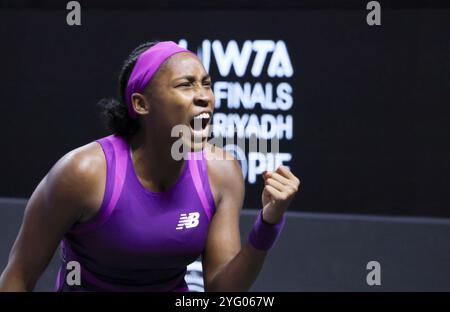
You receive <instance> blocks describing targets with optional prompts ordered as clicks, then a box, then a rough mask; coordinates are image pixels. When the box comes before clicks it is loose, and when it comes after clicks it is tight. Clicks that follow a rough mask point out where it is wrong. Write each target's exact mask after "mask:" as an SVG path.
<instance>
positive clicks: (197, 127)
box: [190, 113, 211, 131]
mask: <svg viewBox="0 0 450 312" xmlns="http://www.w3.org/2000/svg"><path fill="white" fill-rule="evenodd" d="M210 120H211V114H210V113H201V114H198V115H196V116H194V118H192V120H191V122H190V126H191V128H192V130H194V131H202V130H205V129H206V127H207V126H208V124H209V121H210Z"/></svg>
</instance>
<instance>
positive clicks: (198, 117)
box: [194, 113, 209, 119]
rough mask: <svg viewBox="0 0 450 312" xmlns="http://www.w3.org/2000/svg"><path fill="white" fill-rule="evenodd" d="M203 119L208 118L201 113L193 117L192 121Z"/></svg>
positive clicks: (207, 115)
mask: <svg viewBox="0 0 450 312" xmlns="http://www.w3.org/2000/svg"><path fill="white" fill-rule="evenodd" d="M203 118H209V114H208V113H201V114H200V115H197V116H195V117H194V119H203Z"/></svg>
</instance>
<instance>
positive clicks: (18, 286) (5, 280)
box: [0, 268, 34, 292]
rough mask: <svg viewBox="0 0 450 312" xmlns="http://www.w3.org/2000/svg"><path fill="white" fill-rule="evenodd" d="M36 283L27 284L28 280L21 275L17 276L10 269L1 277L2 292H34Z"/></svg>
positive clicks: (0, 290) (0, 286)
mask: <svg viewBox="0 0 450 312" xmlns="http://www.w3.org/2000/svg"><path fill="white" fill-rule="evenodd" d="M32 284H34V283H27V282H26V279H25V278H24V277H23V276H22V275H21V274H16V273H14V272H13V271H12V270H9V269H8V268H6V269H5V271H4V272H3V273H2V275H1V276H0V292H4V291H10V292H20V291H32V290H33V286H31V285H32Z"/></svg>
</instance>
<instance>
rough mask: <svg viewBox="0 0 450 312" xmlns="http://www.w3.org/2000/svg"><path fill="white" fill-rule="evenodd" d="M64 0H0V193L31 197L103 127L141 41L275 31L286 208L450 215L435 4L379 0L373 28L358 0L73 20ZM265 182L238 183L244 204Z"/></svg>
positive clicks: (140, 8) (114, 8)
mask: <svg viewBox="0 0 450 312" xmlns="http://www.w3.org/2000/svg"><path fill="white" fill-rule="evenodd" d="M66 3H67V2H66V1H14V2H12V1H0V5H1V8H2V10H1V11H0V40H1V42H2V48H1V49H0V66H1V68H2V71H1V72H2V74H1V75H0V96H1V104H0V110H1V111H0V114H1V115H0V116H1V117H2V118H1V122H0V132H1V133H2V144H1V146H2V152H1V154H0V172H1V178H0V196H3V197H24V198H28V197H29V196H30V195H31V193H32V191H33V189H34V187H35V186H36V185H37V183H38V182H39V181H40V179H41V178H42V177H43V176H44V175H45V174H46V172H48V170H49V169H50V168H51V166H52V165H53V164H54V163H55V162H56V161H57V160H58V159H59V158H60V157H62V156H63V155H64V154H65V153H67V152H68V151H70V150H71V149H73V148H76V147H78V146H80V145H84V144H87V143H89V142H90V141H92V140H95V139H97V138H99V137H101V136H104V135H107V134H108V133H107V132H106V131H105V130H104V127H103V125H102V124H101V122H100V119H99V116H98V115H99V112H98V110H97V109H96V107H95V104H96V102H97V101H98V100H100V99H101V98H102V97H110V96H115V95H116V92H117V91H116V85H117V76H118V72H119V69H120V66H121V63H122V62H123V60H124V58H125V57H126V56H127V55H128V53H129V52H130V51H131V50H132V49H133V48H134V47H136V46H137V45H138V44H140V43H142V42H144V41H152V40H174V41H178V40H179V39H182V38H183V39H187V40H188V41H189V43H190V44H194V45H197V44H199V43H200V42H201V41H202V40H204V39H210V40H214V39H218V40H220V41H221V42H222V44H226V43H227V42H228V41H229V40H237V41H238V43H239V44H240V47H241V46H242V43H243V41H244V40H256V39H270V40H284V41H285V42H286V43H287V45H288V51H289V55H290V57H291V60H292V64H293V66H294V71H295V72H294V77H293V78H292V79H290V80H291V84H292V85H293V87H294V106H293V109H292V112H291V113H292V114H293V115H294V123H295V124H294V138H293V140H292V141H291V142H285V145H282V151H290V152H292V153H293V154H294V158H293V160H292V162H291V167H292V170H293V171H294V172H295V173H296V174H297V175H298V176H299V177H300V178H301V180H302V182H303V186H302V190H301V192H300V193H299V195H298V196H297V198H296V200H295V202H294V203H293V204H292V207H291V209H292V210H296V211H311V212H333V213H335V212H338V213H342V212H346V213H357V214H388V215H409V216H411V215H415V216H441V217H447V218H448V217H450V209H449V208H450V195H449V186H450V144H449V143H448V141H449V140H448V138H449V133H450V131H449V130H450V125H449V116H450V108H449V99H450V91H449V90H450V88H449V87H448V85H449V81H450V79H449V78H450V77H449V75H450V65H449V64H450V62H449V61H450V60H449V56H450V53H449V52H450V41H449V38H450V36H449V35H450V11H449V9H448V7H446V6H445V5H443V4H442V3H443V2H439V1H436V2H425V3H424V4H423V5H420V4H417V2H414V1H407V2H406V1H405V2H402V1H400V2H396V3H397V4H394V2H392V1H380V3H381V5H382V18H381V21H382V25H381V26H372V27H369V26H368V25H367V24H366V15H367V13H368V11H367V10H366V9H365V5H366V3H367V2H366V1H361V2H358V1H350V2H347V3H346V4H345V5H341V6H340V7H339V6H338V5H337V4H335V3H334V1H319V2H314V3H317V4H314V3H313V2H312V1H305V2H302V4H298V5H297V6H296V5H295V3H294V2H293V1H284V2H283V1H281V2H277V3H278V4H275V2H269V1H263V2H260V4H259V7H258V5H257V4H256V3H255V2H254V1H253V2H252V1H248V2H243V3H241V2H240V3H241V4H240V6H238V3H237V2H233V1H231V2H226V3H225V2H224V3H222V2H218V3H216V7H214V6H213V5H211V4H206V3H205V4H202V3H201V2H200V1H194V2H189V4H187V3H181V2H177V1H168V2H165V4H154V6H152V5H151V4H148V2H146V3H144V2H143V1H136V2H134V3H133V2H132V3H129V2H126V3H127V4H126V5H125V4H120V3H119V2H118V1H112V2H111V1H109V2H108V4H105V1H98V2H91V1H90V2H89V4H88V3H87V2H86V1H85V2H83V1H80V3H81V6H82V25H81V26H74V27H70V26H68V25H67V24H66V15H67V11H66V10H65V4H66ZM85 3H86V4H85ZM95 3H97V4H95ZM123 3H125V2H123ZM150 3H151V2H150ZM398 3H400V4H402V5H403V6H402V5H400V4H398ZM384 4H386V5H384ZM233 5H234V6H233ZM283 5H284V6H283ZM219 9H220V10H219ZM225 9H226V10H225ZM211 74H212V76H213V81H214V72H211ZM261 191H262V184H261V183H259V184H257V185H256V186H248V187H247V195H246V203H245V208H259V205H260V193H261Z"/></svg>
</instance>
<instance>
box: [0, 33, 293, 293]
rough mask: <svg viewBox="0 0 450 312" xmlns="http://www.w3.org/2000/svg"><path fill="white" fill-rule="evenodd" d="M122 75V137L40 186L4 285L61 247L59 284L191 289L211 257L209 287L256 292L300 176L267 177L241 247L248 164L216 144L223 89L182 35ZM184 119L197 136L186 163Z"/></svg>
mask: <svg viewBox="0 0 450 312" xmlns="http://www.w3.org/2000/svg"><path fill="white" fill-rule="evenodd" d="M119 80H120V81H119V82H120V90H119V91H120V99H121V100H120V101H114V100H104V101H102V102H101V103H102V105H103V106H104V117H106V119H107V123H108V125H109V127H110V129H111V130H112V132H113V135H110V136H108V137H104V138H101V139H99V140H97V141H95V142H91V143H90V144H87V145H85V146H81V147H79V148H77V149H75V150H73V151H71V152H69V153H68V154H66V155H65V156H64V157H62V158H61V159H60V160H59V161H58V162H57V163H56V164H55V165H54V166H53V167H52V169H51V170H50V171H49V172H48V174H47V175H46V176H45V177H44V178H43V180H42V181H41V182H40V183H39V185H38V186H37V188H36V189H35V191H34V192H33V194H32V196H31V198H30V200H29V201H28V204H27V206H26V209H25V215H24V219H23V223H22V226H21V229H20V232H19V234H18V237H17V239H16V241H15V243H14V246H13V248H12V250H11V253H10V258H9V262H8V265H7V267H6V269H5V270H4V272H3V274H2V275H1V277H0V290H3V291H31V290H33V288H34V286H35V284H36V282H37V280H38V278H39V277H40V275H41V274H42V272H43V271H44V270H45V268H46V267H47V265H48V263H49V261H50V260H51V258H52V256H53V254H54V252H55V250H56V249H57V247H58V245H59V244H60V245H61V249H62V252H61V254H62V264H61V268H60V270H59V273H58V277H57V281H56V290H57V291H188V287H187V284H186V282H185V279H184V276H185V273H186V266H187V265H188V264H190V263H191V262H193V261H194V260H195V259H197V258H198V257H199V256H200V255H201V256H202V262H203V275H204V287H205V291H247V290H248V289H249V288H250V287H251V285H252V284H253V282H254V281H255V279H256V278H257V276H258V274H259V272H260V270H261V268H262V266H263V263H264V260H265V257H266V255H267V253H268V251H269V249H270V248H271V247H272V246H273V244H274V242H275V241H276V239H277V237H278V235H279V233H280V231H281V229H282V227H283V224H284V221H285V217H284V212H285V211H286V209H287V208H288V206H289V204H290V202H291V200H292V199H293V197H294V195H295V194H296V192H297V191H298V189H299V185H300V181H299V179H298V178H297V177H295V176H294V174H293V173H291V172H290V171H289V170H288V169H287V168H286V167H284V166H280V167H278V168H277V169H276V170H275V171H274V172H266V173H265V174H264V176H263V177H264V181H265V186H264V190H263V191H262V209H261V210H260V213H259V214H258V217H257V219H256V221H255V224H254V226H253V228H252V230H251V231H250V234H249V236H248V238H247V240H246V244H245V245H244V246H243V247H241V241H240V233H239V215H240V211H241V209H242V205H243V198H244V181H243V177H242V173H241V169H240V166H239V163H238V161H237V160H236V159H234V158H233V157H232V156H231V155H229V154H227V155H226V156H227V157H224V155H225V154H224V152H223V150H221V149H219V148H215V149H213V148H211V146H210V144H209V143H207V140H206V139H207V134H208V130H209V127H210V120H211V117H212V114H213V109H214V94H213V92H212V89H211V78H210V76H209V75H208V73H207V72H206V71H205V69H204V67H203V65H202V63H201V61H200V60H199V58H198V57H197V56H196V55H195V54H194V53H192V52H191V51H189V50H186V49H184V48H182V47H180V46H178V45H177V44H176V43H174V42H172V41H163V42H152V43H146V44H143V45H141V46H139V47H138V48H136V49H135V50H134V51H133V52H132V53H131V55H130V56H129V57H128V58H127V59H126V61H125V63H124V66H123V68H122V71H121V74H120V77H119ZM177 125H184V126H185V127H187V128H188V129H189V131H190V141H189V142H191V143H192V146H191V150H190V151H189V152H188V153H186V154H185V155H187V156H188V157H183V158H182V159H176V158H175V157H173V145H174V143H175V142H176V141H177V140H179V139H180V138H179V137H177V136H172V129H173V128H174V127H175V126H177ZM184 138H185V137H184ZM185 139H186V138H185ZM227 159H232V160H227ZM77 270H78V271H79V278H76V277H75V278H74V272H75V273H76V272H77Z"/></svg>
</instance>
